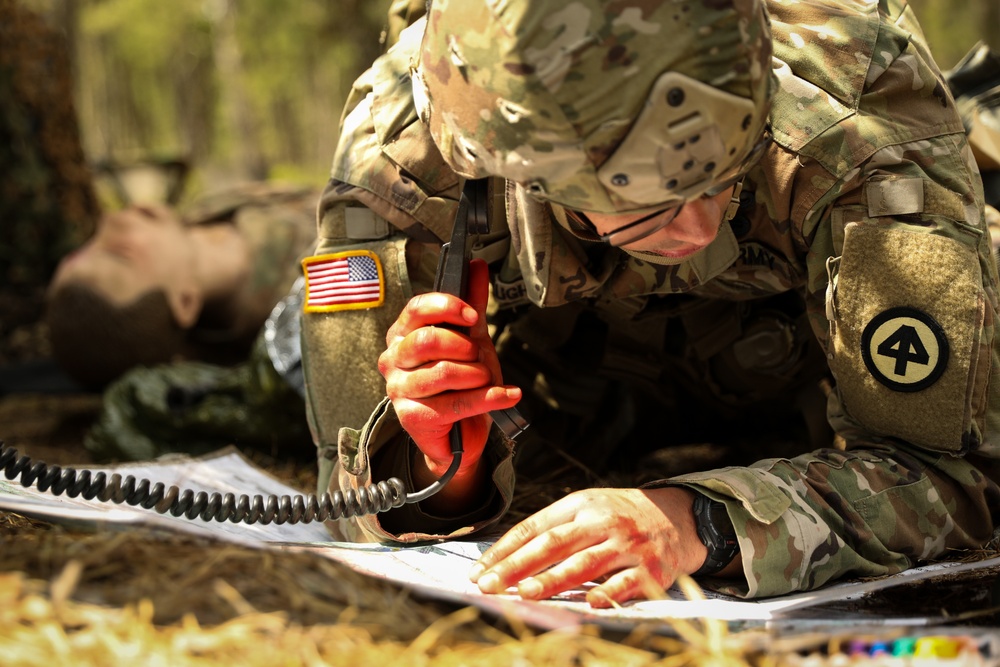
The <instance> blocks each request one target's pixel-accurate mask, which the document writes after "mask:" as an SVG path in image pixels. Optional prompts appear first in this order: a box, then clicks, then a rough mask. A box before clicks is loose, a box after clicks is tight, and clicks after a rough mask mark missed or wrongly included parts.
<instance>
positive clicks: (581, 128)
mask: <svg viewBox="0 0 1000 667" xmlns="http://www.w3.org/2000/svg"><path fill="white" fill-rule="evenodd" d="M411 74H412V79H413V84H414V86H413V89H414V100H415V103H416V106H417V109H418V113H419V114H420V116H421V119H422V120H423V121H424V122H425V123H427V125H428V127H429V128H430V132H431V134H432V136H433V137H434V141H435V143H436V144H437V146H438V148H439V149H440V150H441V153H442V155H443V156H444V158H445V160H447V161H448V163H449V164H450V165H451V167H452V168H453V169H455V171H457V172H458V173H459V174H461V175H463V176H465V177H467V178H483V177H486V176H502V177H504V178H507V179H509V180H512V181H515V182H517V183H520V184H521V185H523V186H524V187H525V188H526V189H527V191H528V192H529V193H531V194H532V195H533V196H534V197H536V198H538V199H541V200H545V201H549V202H552V203H555V204H558V205H562V206H566V207H569V208H574V209H579V210H583V211H596V212H604V213H629V212H639V211H647V210H652V209H654V208H657V207H662V206H663V205H668V204H670V203H676V202H680V201H685V200H690V199H694V198H696V197H698V196H700V195H702V194H704V193H705V192H706V191H707V190H709V189H710V188H711V187H712V186H713V185H715V184H718V183H719V182H720V181H721V180H723V179H724V178H726V177H731V176H732V175H733V173H738V172H739V170H740V169H741V167H742V165H743V163H744V161H745V160H746V159H747V158H748V157H749V156H750V155H751V153H752V152H753V151H754V148H755V146H759V140H760V138H761V136H762V134H763V130H764V127H765V124H766V121H767V113H768V110H769V106H770V94H771V90H772V88H773V85H772V74H771V38H770V28H769V25H768V20H767V15H766V13H765V11H764V7H763V3H762V2H761V0H612V1H608V0H434V2H433V3H432V5H431V9H430V14H429V16H428V21H427V27H426V30H425V32H424V37H423V42H422V46H421V52H420V56H419V62H418V63H417V64H416V65H415V67H414V68H413V69H412V72H411Z"/></svg>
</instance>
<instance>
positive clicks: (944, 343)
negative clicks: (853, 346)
mask: <svg viewBox="0 0 1000 667" xmlns="http://www.w3.org/2000/svg"><path fill="white" fill-rule="evenodd" d="M948 353H949V347H948V338H947V337H946V336H945V332H944V329H943V328H942V327H941V325H940V324H938V323H937V322H936V321H935V320H934V318H932V317H931V316H930V315H928V314H927V313H925V312H923V311H921V310H917V309H916V308H908V307H899V308H890V309H888V310H884V311H882V312H881V313H879V314H878V315H876V316H875V317H873V318H872V320H871V321H870V322H869V323H868V324H867V325H866V326H865V328H864V331H863V332H862V334H861V356H862V358H863V359H864V362H865V366H866V367H867V368H868V371H869V372H870V373H871V374H872V376H873V377H874V378H875V379H876V380H878V381H879V382H880V383H882V384H883V385H885V386H886V387H888V388H889V389H892V390H894V391H902V392H913V391H920V390H922V389H926V388H927V387H929V386H931V385H932V384H934V383H935V382H937V380H938V378H940V377H941V374H942V373H944V371H945V369H946V368H947V367H948Z"/></svg>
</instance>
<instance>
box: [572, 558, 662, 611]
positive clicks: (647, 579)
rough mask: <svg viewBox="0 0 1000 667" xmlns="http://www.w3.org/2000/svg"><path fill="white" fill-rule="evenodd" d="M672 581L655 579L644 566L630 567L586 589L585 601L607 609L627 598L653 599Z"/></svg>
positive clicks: (592, 605)
mask: <svg viewBox="0 0 1000 667" xmlns="http://www.w3.org/2000/svg"><path fill="white" fill-rule="evenodd" d="M673 583H674V580H673V577H670V576H667V578H666V579H665V580H664V581H657V579H656V578H655V577H654V576H653V575H652V574H651V573H650V572H649V570H647V569H646V568H644V567H630V568H626V569H624V570H622V571H621V572H617V573H615V574H614V575H612V576H611V577H609V578H608V580H607V581H605V582H604V583H603V584H601V585H600V586H595V587H594V588H592V589H590V590H589V591H587V602H588V603H589V604H590V606H591V607H594V608H596V609H607V608H608V607H611V606H613V605H614V604H621V603H623V602H628V601H629V600H637V599H646V600H654V599H656V598H660V597H663V592H664V591H665V590H666V589H667V588H669V587H670V585H671V584H673Z"/></svg>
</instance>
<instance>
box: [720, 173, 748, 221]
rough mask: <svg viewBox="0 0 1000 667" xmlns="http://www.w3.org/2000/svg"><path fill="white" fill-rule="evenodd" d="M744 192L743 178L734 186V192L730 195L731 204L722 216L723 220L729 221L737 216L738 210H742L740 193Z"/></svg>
mask: <svg viewBox="0 0 1000 667" xmlns="http://www.w3.org/2000/svg"><path fill="white" fill-rule="evenodd" d="M742 192H743V179H742V178H741V179H740V180H738V181H736V185H735V186H733V194H732V195H731V196H730V197H729V206H727V207H726V214H725V215H724V216H722V222H723V223H727V222H729V221H730V220H732V219H733V218H735V217H736V212H737V211H739V210H740V194H741V193H742Z"/></svg>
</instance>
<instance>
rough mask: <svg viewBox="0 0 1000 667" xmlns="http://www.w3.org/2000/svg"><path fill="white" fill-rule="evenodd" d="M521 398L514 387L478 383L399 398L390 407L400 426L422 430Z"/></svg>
mask: <svg viewBox="0 0 1000 667" xmlns="http://www.w3.org/2000/svg"><path fill="white" fill-rule="evenodd" d="M520 398H521V391H520V390H519V389H517V387H481V388H479V389H470V390H467V391H453V392H448V393H445V394H438V395H437V396H431V397H428V398H420V399H413V398H399V399H394V400H393V408H395V410H396V414H397V416H398V417H399V420H400V423H402V425H403V427H404V428H405V429H406V430H407V431H410V430H411V428H412V429H413V430H415V431H418V432H426V431H427V430H428V429H429V428H432V427H445V426H449V425H450V424H453V423H455V422H457V421H460V420H462V419H467V418H469V417H477V416H479V415H482V414H486V413H487V412H492V411H493V410H506V409H507V408H509V407H512V406H513V405H515V404H516V403H517V402H518V400H520Z"/></svg>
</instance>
